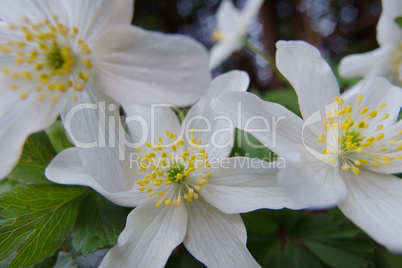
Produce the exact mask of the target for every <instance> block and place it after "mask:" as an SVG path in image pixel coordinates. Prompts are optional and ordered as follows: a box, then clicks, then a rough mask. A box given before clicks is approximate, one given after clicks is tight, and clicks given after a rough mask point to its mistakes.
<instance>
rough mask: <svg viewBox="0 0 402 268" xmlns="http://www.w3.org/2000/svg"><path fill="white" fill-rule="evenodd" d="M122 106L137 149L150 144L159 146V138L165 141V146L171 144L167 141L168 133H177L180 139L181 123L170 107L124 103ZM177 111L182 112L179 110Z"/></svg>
mask: <svg viewBox="0 0 402 268" xmlns="http://www.w3.org/2000/svg"><path fill="white" fill-rule="evenodd" d="M122 105H123V108H124V111H125V112H126V120H125V121H126V123H127V126H128V127H129V130H130V134H131V136H132V138H133V142H134V143H135V144H136V147H143V146H144V145H145V144H146V143H148V142H149V143H151V144H157V143H159V142H158V138H159V137H161V138H162V140H164V141H165V142H164V144H166V143H170V142H171V141H170V140H167V139H166V136H165V133H166V131H169V132H170V133H176V134H177V136H178V137H180V135H181V126H180V121H179V119H178V118H177V115H176V114H175V112H174V111H173V110H172V108H170V107H169V106H166V105H159V104H151V105H138V104H124V103H123V104H122ZM173 109H175V108H174V107H173ZM177 111H178V112H179V111H180V110H178V109H177Z"/></svg>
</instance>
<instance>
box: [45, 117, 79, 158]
mask: <svg viewBox="0 0 402 268" xmlns="http://www.w3.org/2000/svg"><path fill="white" fill-rule="evenodd" d="M46 133H47V134H48V135H49V139H50V142H51V143H52V145H53V147H54V149H55V150H56V152H61V151H63V150H64V149H67V148H70V147H73V146H74V145H73V144H72V143H71V141H70V140H69V139H68V136H67V132H66V130H65V129H64V126H63V124H62V123H61V121H55V122H54V123H53V124H52V125H51V126H50V127H48V128H47V129H46Z"/></svg>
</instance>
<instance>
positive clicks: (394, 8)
mask: <svg viewBox="0 0 402 268" xmlns="http://www.w3.org/2000/svg"><path fill="white" fill-rule="evenodd" d="M382 6H383V9H382V13H381V16H380V20H379V21H378V24H377V40H378V43H379V44H380V45H381V46H383V45H387V44H390V43H391V44H394V45H398V44H399V42H401V41H402V30H401V28H400V27H399V26H398V25H397V24H396V23H395V19H396V18H398V17H400V16H402V3H401V1H399V0H382Z"/></svg>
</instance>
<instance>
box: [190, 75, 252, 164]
mask: <svg viewBox="0 0 402 268" xmlns="http://www.w3.org/2000/svg"><path fill="white" fill-rule="evenodd" d="M249 83H250V79H249V77H248V74H247V73H245V72H242V71H231V72H228V73H226V74H222V75H220V76H218V77H216V78H215V79H214V80H213V81H212V82H211V83H210V84H209V87H208V90H207V92H206V93H205V95H204V96H203V97H202V98H201V99H200V101H199V102H197V103H196V104H195V105H194V106H193V107H191V109H190V110H189V111H188V113H187V115H186V117H185V124H183V127H185V128H186V133H187V134H189V133H188V132H189V131H190V130H191V129H194V137H195V138H196V140H197V141H198V140H199V139H201V145H200V147H199V148H204V149H205V151H206V152H207V153H208V155H209V157H215V158H222V157H227V156H228V155H229V154H230V152H231V151H232V147H233V142H234V130H235V129H234V127H233V125H232V124H231V120H230V118H228V117H222V116H221V115H220V114H217V113H215V112H214V111H213V110H212V109H211V107H210V104H211V101H212V100H213V99H214V98H215V97H217V96H219V95H220V94H222V93H223V92H228V91H246V90H247V88H248V85H249ZM204 131H206V132H204Z"/></svg>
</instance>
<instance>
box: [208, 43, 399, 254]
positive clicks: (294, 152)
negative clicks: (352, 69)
mask: <svg viewBox="0 0 402 268" xmlns="http://www.w3.org/2000/svg"><path fill="white" fill-rule="evenodd" d="M277 48H278V51H277V54H276V61H277V66H278V69H279V70H280V71H281V73H282V74H283V75H284V76H285V77H286V78H287V79H288V80H289V82H290V83H291V84H292V85H293V87H294V89H295V91H296V93H297V95H298V97H299V105H300V110H301V113H302V115H303V118H304V121H303V120H302V119H301V118H299V117H298V116H296V115H295V114H293V113H292V112H290V111H289V110H287V109H286V108H284V107H283V106H281V105H279V104H275V103H270V102H265V101H262V100H261V99H259V98H258V97H257V96H255V95H252V94H249V93H243V92H231V93H224V94H222V95H221V96H220V97H219V98H217V99H215V100H213V102H212V104H211V105H212V108H213V109H214V110H215V111H216V112H218V113H220V114H223V115H227V116H230V117H231V118H232V120H234V121H236V122H237V124H238V126H239V128H243V129H244V125H243V123H244V122H245V120H246V118H250V117H252V116H255V115H262V116H264V117H266V118H276V119H277V120H276V121H275V122H276V125H274V126H273V128H272V129H271V131H270V132H269V133H262V132H256V133H253V134H254V135H255V136H256V137H257V138H258V139H259V140H260V141H261V142H262V143H264V144H266V146H268V148H270V149H271V150H272V151H274V152H276V153H277V154H278V155H279V156H284V157H285V159H286V160H287V161H286V169H283V170H282V171H281V174H280V175H279V180H280V182H281V185H282V186H283V187H284V188H285V190H287V192H288V193H289V195H290V196H292V198H294V199H295V200H297V201H299V202H302V203H303V204H305V205H306V206H309V207H313V208H326V207H331V206H334V205H338V207H339V208H340V209H341V210H342V212H343V213H344V214H345V215H346V216H347V217H348V218H349V219H351V220H352V221H353V222H354V223H355V224H356V225H358V226H359V227H360V228H362V229H363V230H364V231H365V232H367V233H368V234H369V235H370V236H371V237H372V238H374V239H375V240H376V241H377V242H379V243H380V244H382V245H384V246H386V247H387V248H388V249H390V250H392V251H396V252H402V229H401V226H402V206H401V204H402V180H401V179H399V178H398V177H396V176H394V175H391V174H397V173H401V172H402V151H401V150H402V121H398V122H397V119H398V114H399V111H400V108H401V104H402V103H401V100H402V90H401V89H400V88H398V87H396V86H393V85H391V84H390V83H389V82H388V81H387V80H386V79H384V78H380V77H378V78H372V79H370V80H369V81H368V82H367V83H366V84H365V85H364V86H363V88H362V89H361V91H360V94H359V95H354V96H348V97H347V98H344V99H343V96H342V95H339V86H338V84H337V81H336V78H335V76H334V74H333V73H332V71H331V69H330V67H329V66H328V64H327V63H326V62H325V61H324V59H323V58H322V57H321V55H320V53H319V51H318V50H317V49H316V48H314V47H312V46H310V45H309V44H307V43H305V42H301V41H294V42H284V41H279V42H278V43H277ZM238 103H241V108H242V117H241V119H242V121H243V123H241V122H239V121H238V119H237V118H236V117H237V114H236V112H235V111H236V110H238ZM321 112H325V113H323V114H324V115H323V116H321ZM235 115H236V116H235ZM247 127H248V128H250V129H266V126H265V125H264V124H262V123H261V122H258V121H256V122H255V123H254V124H253V125H249V126H247Z"/></svg>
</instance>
